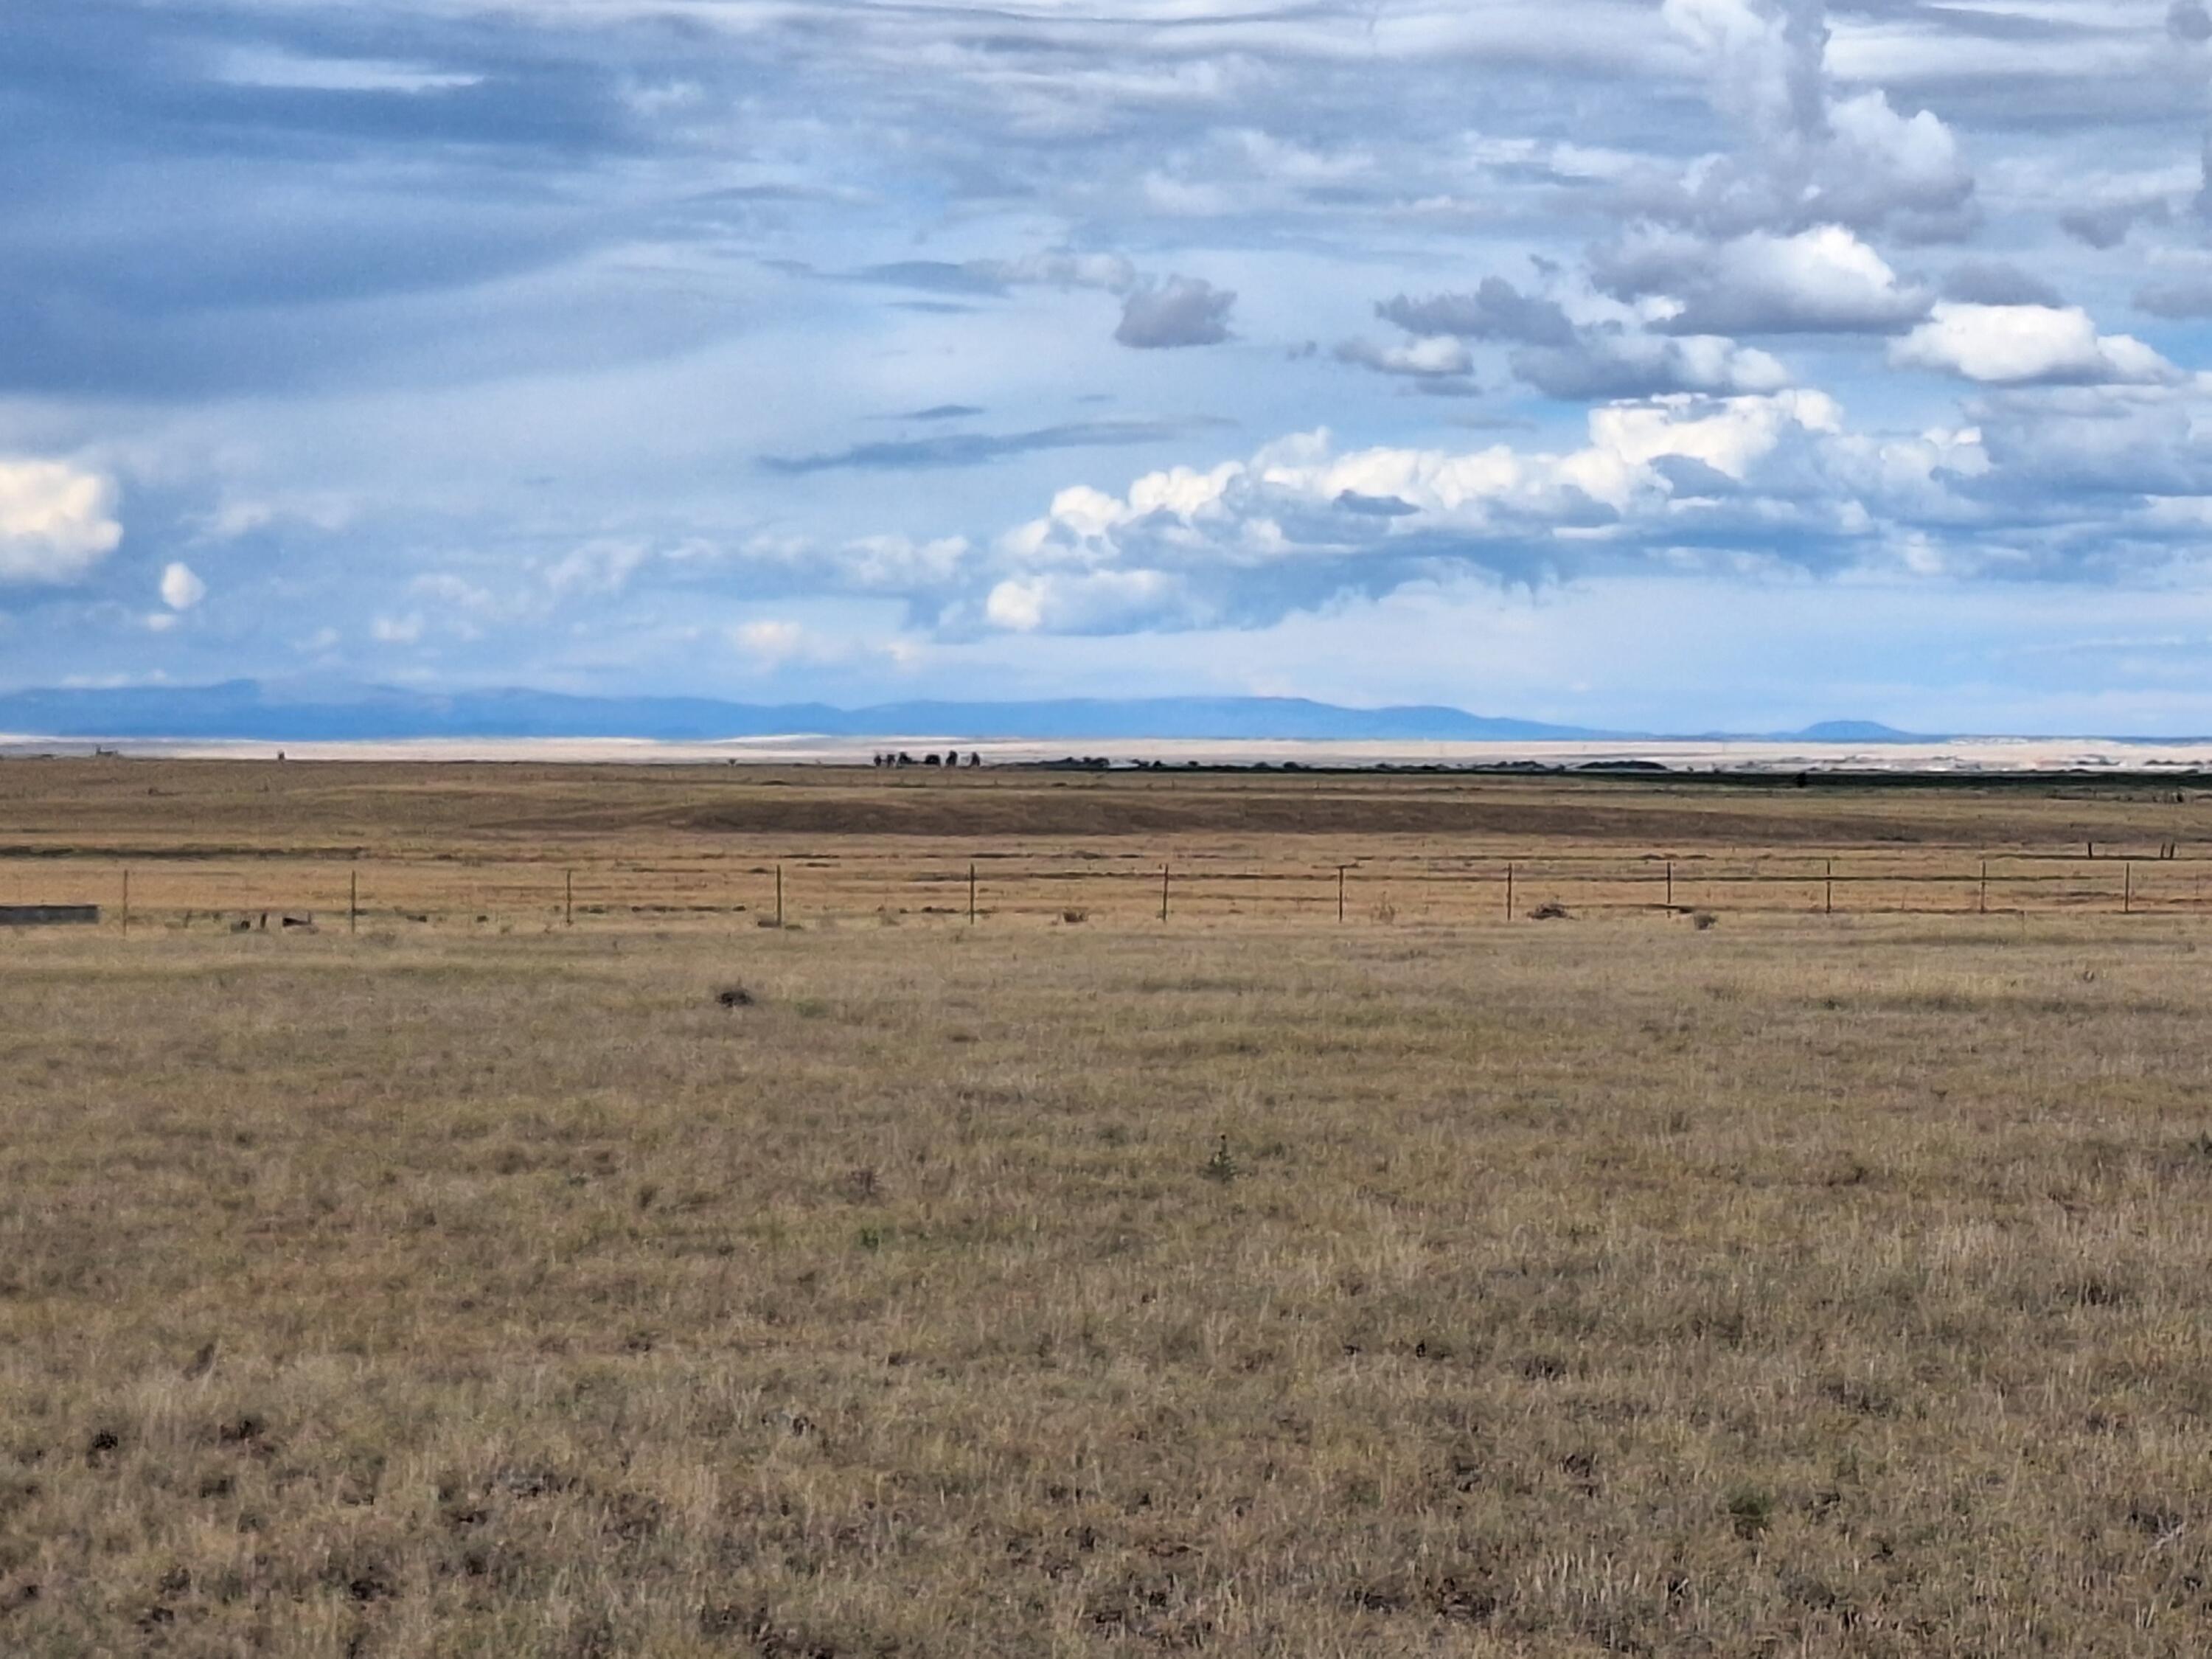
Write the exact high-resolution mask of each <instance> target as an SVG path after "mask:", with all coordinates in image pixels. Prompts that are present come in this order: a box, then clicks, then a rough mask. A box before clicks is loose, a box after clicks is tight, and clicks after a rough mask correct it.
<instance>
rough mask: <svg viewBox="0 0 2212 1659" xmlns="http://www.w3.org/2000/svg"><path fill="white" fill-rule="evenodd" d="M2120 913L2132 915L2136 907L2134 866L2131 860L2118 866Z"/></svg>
mask: <svg viewBox="0 0 2212 1659" xmlns="http://www.w3.org/2000/svg"><path fill="white" fill-rule="evenodd" d="M2120 876H2121V881H2120V914H2121V915H2124V916H2127V915H2134V914H2135V908H2136V866H2135V865H2134V863H2133V862H2132V861H2130V862H2129V863H2127V864H2124V865H2123V866H2120Z"/></svg>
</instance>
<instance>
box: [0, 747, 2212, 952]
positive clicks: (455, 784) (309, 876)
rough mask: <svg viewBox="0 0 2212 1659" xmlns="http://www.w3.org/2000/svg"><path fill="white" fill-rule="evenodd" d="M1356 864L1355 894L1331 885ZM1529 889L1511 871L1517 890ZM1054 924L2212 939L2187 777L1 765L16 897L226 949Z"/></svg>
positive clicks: (2202, 831) (114, 762) (10, 886)
mask: <svg viewBox="0 0 2212 1659" xmlns="http://www.w3.org/2000/svg"><path fill="white" fill-rule="evenodd" d="M1340 867H1343V868H1344V869H1345V877H1344V881H1343V886H1342V890H1341V894H1340V887H1339V878H1338V871H1339V868H1340ZM1509 869H1510V871H1511V872H1512V873H1513V884H1512V886H1511V888H1510V893H1509V888H1508V884H1507V872H1508V871H1509ZM971 870H972V871H973V872H975V903H976V906H977V908H978V911H979V913H980V914H981V915H984V916H986V917H987V918H992V919H996V920H1001V921H1019V920H1024V919H1027V920H1030V921H1056V920H1058V919H1059V918H1060V917H1061V916H1062V915H1065V914H1066V912H1067V911H1069V910H1071V909H1072V910H1076V911H1079V912H1081V913H1083V914H1084V915H1085V916H1086V917H1087V918H1088V919H1090V920H1092V921H1119V922H1127V923H1129V924H1132V925H1133V924H1135V923H1138V922H1140V921H1144V920H1145V919H1146V918H1148V917H1151V918H1157V917H1158V912H1159V908H1160V902H1161V898H1162V874H1163V872H1164V871H1165V872H1171V880H1170V893H1169V895H1168V896H1169V897H1170V901H1171V904H1170V908H1171V914H1172V915H1173V916H1175V917H1178V918H1180V919H1181V920H1182V921H1185V922H1188V923H1200V922H1221V923H1226V922H1231V921H1235V922H1239V923H1243V924H1248V925H1249V924H1251V923H1255V922H1259V921H1286V922H1291V923H1297V924H1304V923H1310V922H1315V921H1334V920H1335V918H1336V915H1337V914H1338V907H1339V900H1340V896H1341V898H1342V901H1343V908H1344V914H1345V915H1346V919H1347V920H1352V921H1375V920H1394V921H1404V922H1437V923H1443V922H1473V921H1489V920H1491V919H1492V918H1502V917H1503V916H1504V915H1505V914H1506V911H1507V908H1508V905H1507V900H1508V898H1509V896H1510V898H1511V900H1512V907H1511V908H1513V909H1514V910H1515V911H1516V914H1525V912H1526V911H1527V910H1528V909H1530V908H1534V907H1535V906H1537V905H1539V904H1542V903H1545V902H1558V903H1561V904H1564V905H1565V906H1566V907H1567V908H1571V909H1572V910H1574V911H1575V912H1576V913H1577V915H1594V914H1615V915H1625V914H1633V913H1639V912H1650V911H1654V910H1658V909H1661V908H1666V907H1669V906H1671V907H1673V908H1678V909H1683V910H1688V909H1692V908H1705V909H1713V910H1719V911H1724V912H1729V913H1738V912H1746V911H1764V912H1775V913H1783V914H1804V913H1808V912H1826V911H1829V910H1831V909H1832V910H1833V911H1835V912H1837V913H1841V914H1854V913H1855V914H1859V915H1876V914H1884V913H1899V912H1921V913H1962V912H1963V913H1981V912H1984V911H1993V912H1995V911H2002V912H2011V911H2019V910H2025V911H2028V912H2032V913H2036V914H2069V913H2102V912H2109V911H2119V910H2121V909H2123V908H2126V909H2129V910H2133V911H2137V912H2147V913H2157V912H2166V913H2168V914H2192V915H2194V914H2201V915H2205V916H2207V917H2208V918H2212V883H2208V881H2207V879H2206V878H2207V876H2208V874H2212V793H2208V792H2206V791H2204V790H2203V789H2202V788H2200V787H2196V786H2195V785H2194V784H2192V783H2191V782H2189V781H2177V782H2175V783H2172V784H2166V783H2154V782H2136V783H2122V782H2117V781H2078V782H2077V781H2069V782H2059V783H2031V782H2023V781H1990V782H1985V783H1981V784H1978V785H1958V784H1947V785H1942V786H1924V785H1923V786H1915V785H1911V784H1899V783H1891V784H1888V785H1851V784H1840V783H1837V782H1835V781H1820V782H1816V783H1815V784H1814V786H1813V787H1808V788H1802V789H1801V788H1796V787H1791V784H1790V781H1789V780H1787V779H1781V780H1768V781H1763V782H1740V783H1716V782H1713V781H1697V780H1683V779H1674V780H1668V779H1616V780H1602V781H1601V780H1591V779H1559V778H1515V777H1468V776H1449V775H1419V774H1405V773H1400V774H1388V775H1386V774H1366V775H1327V774H1313V773H1302V774H1301V773H1282V772H1277V773H1273V774H1242V775H1207V774H1198V775H1181V774H1176V773H1160V772H1146V773H1128V772H1122V773H1116V774H1112V775H1084V774H1073V775H1068V774H1054V773H1049V772H1040V771H1025V770H1008V771H999V770H994V769H985V770H983V771H981V772H967V771H962V772H959V773H957V774H950V775H947V774H943V773H930V772H926V771H915V772H900V773H896V774H880V773H873V772H870V771H867V770H866V769H861V770H857V771H856V770H854V769H820V768H815V769H786V770H780V771H779V770H770V769H746V768H728V767H700V766H652V767H646V766H631V767H623V766H603V767H559V766H544V765H532V766H520V765H475V764H471V765H458V764H457V765H447V766H422V765H399V764H367V763H349V764H304V765H303V764H297V763H295V764H290V765H277V764H274V763H210V762H186V763H163V762H151V761H137V760H118V759H109V760H103V761H14V762H6V763H0V904H7V903H39V902H88V903H100V904H102V905H104V906H106V908H107V909H108V911H109V912H110V916H111V920H112V921H113V922H115V924H116V925H118V926H119V925H120V920H121V915H122V912H123V908H124V904H123V899H124V893H125V878H126V876H127V878H128V884H129V891H130V902H131V911H132V914H133V915H135V916H136V917H137V919H138V920H139V921H141V922H142V923H143V924H146V925H149V926H159V927H171V928H179V927H183V928H190V927H197V928H200V929H202V930H204V931H217V930H221V929H222V928H225V927H232V926H235V925H236V923H237V921H239V919H240V917H249V918H252V921H253V923H254V924H255V925H258V923H259V920H260V917H261V915H263V914H264V913H269V914H270V915H271V916H272V918H274V917H276V916H279V915H281V914H282V913H283V912H286V911H289V912H291V913H293V914H295V915H301V916H312V917H313V918H314V919H315V920H316V921H317V922H318V923H319V925H321V926H325V927H328V926H330V925H331V923H332V921H334V920H335V921H339V922H341V923H343V921H344V919H345V917H346V915H347V914H348V912H349V909H350V908H351V907H352V906H353V905H354V904H355V903H356V902H358V904H359V906H360V908H361V910H362V914H363V915H365V916H366V917H367V918H368V921H370V922H371V923H373V924H376V925H385V924H390V925H392V926H397V927H403V928H414V929H426V928H428V929H454V928H459V929H464V930H468V931H490V932H497V931H499V930H501V929H505V930H508V931H513V932H526V931H533V930H542V929H544V928H545V927H548V926H551V925H566V924H567V923H568V922H571V921H573V922H574V923H576V924H578V925H581V926H586V927H605V926H608V925H635V924H636V923H638V922H641V921H650V922H652V923H653V925H656V926H662V927H670V926H690V927H703V928H706V929H708V930H710V931H716V932H727V931H728V930H729V929H730V928H731V927H732V926H744V925H750V923H752V922H756V921H760V920H762V919H763V918H764V917H765V918H773V916H774V915H775V913H776V892H777V879H778V875H779V872H781V878H782V881H783V887H784V896H785V915H787V917H789V918H791V919H795V920H807V919H818V918H838V917H844V918H853V917H861V916H875V915H881V916H885V917H890V918H893V919H910V920H913V921H916V922H924V921H927V920H928V919H929V918H931V917H937V918H941V919H942V918H957V919H959V920H962V921H964V920H965V919H966V917H967V915H968V910H969V897H970V892H969V873H970V872H971Z"/></svg>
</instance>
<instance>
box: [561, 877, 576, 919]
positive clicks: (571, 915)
mask: <svg viewBox="0 0 2212 1659" xmlns="http://www.w3.org/2000/svg"><path fill="white" fill-rule="evenodd" d="M561 925H562V927H574V926H575V925H576V872H574V870H563V871H562V872H561Z"/></svg>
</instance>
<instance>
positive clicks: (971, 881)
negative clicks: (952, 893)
mask: <svg viewBox="0 0 2212 1659" xmlns="http://www.w3.org/2000/svg"><path fill="white" fill-rule="evenodd" d="M968 925H969V927H974V926H975V866H974V865H973V864H970V865H969V866H968Z"/></svg>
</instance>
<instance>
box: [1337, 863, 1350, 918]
mask: <svg viewBox="0 0 2212 1659" xmlns="http://www.w3.org/2000/svg"><path fill="white" fill-rule="evenodd" d="M1351 867H1352V866H1350V865H1347V864H1340V865H1338V866H1336V919H1337V921H1338V923H1339V924H1341V923H1342V922H1343V921H1344V872H1346V870H1348V869H1350V868H1351Z"/></svg>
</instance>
